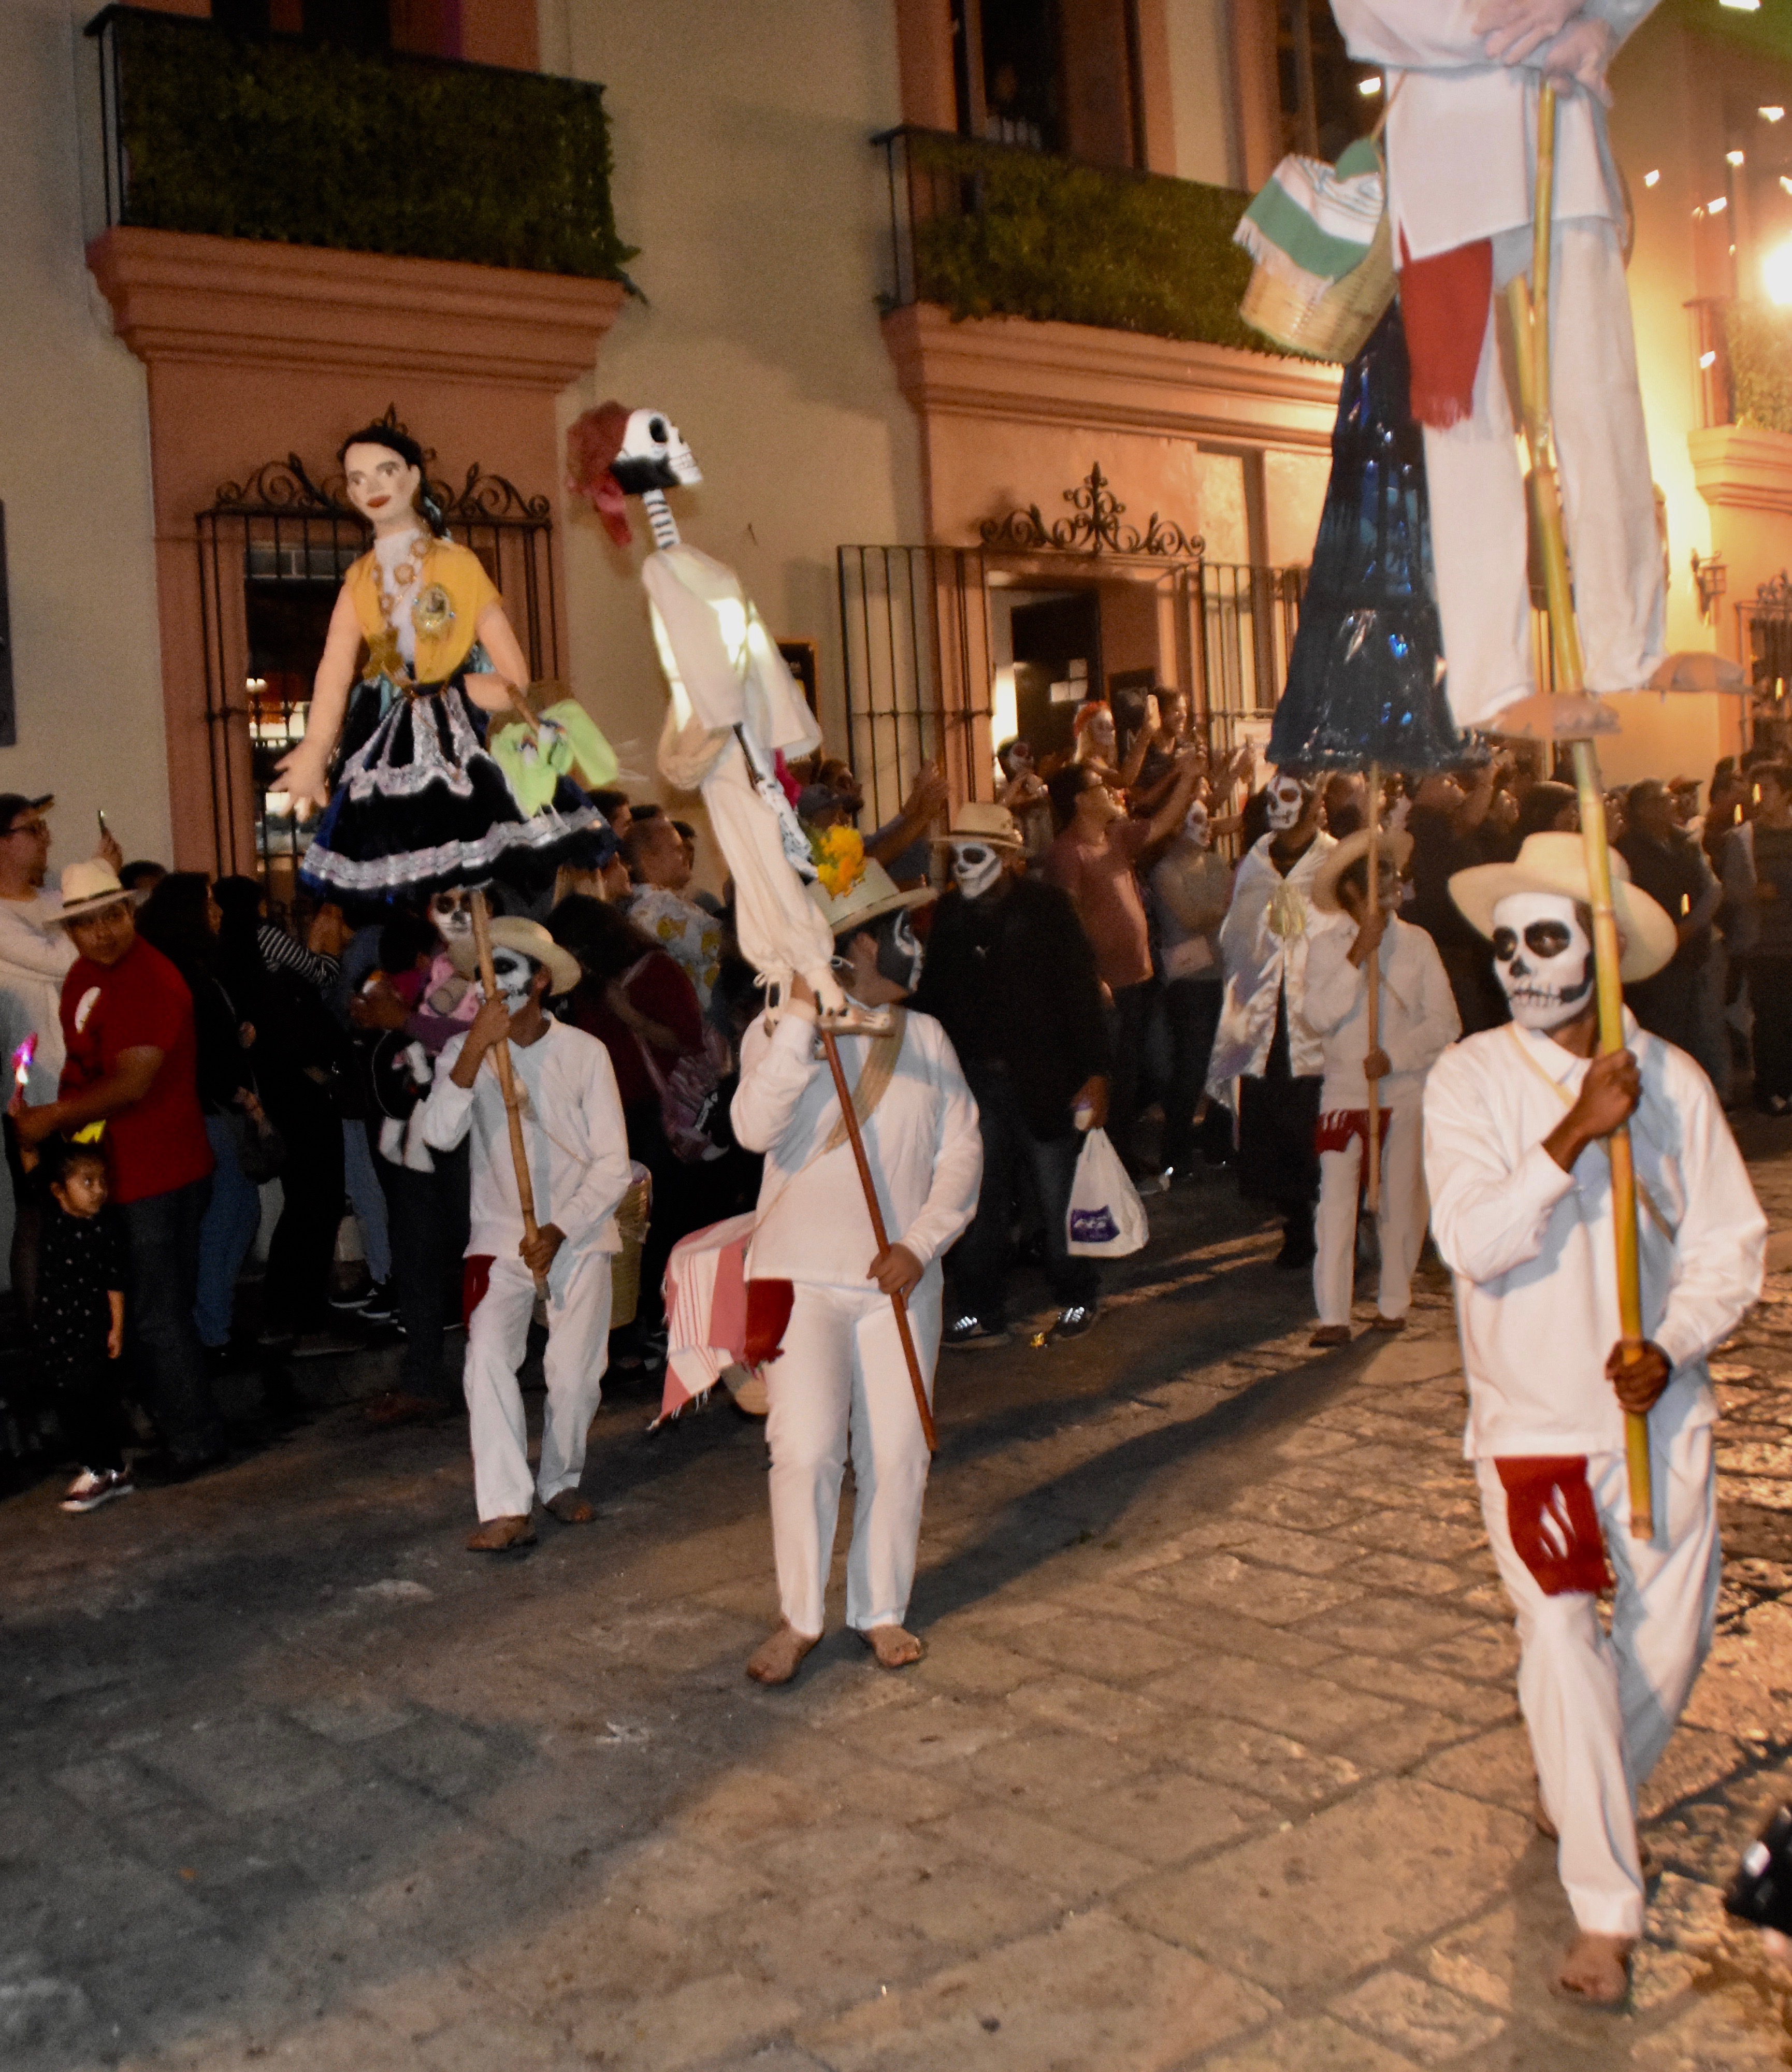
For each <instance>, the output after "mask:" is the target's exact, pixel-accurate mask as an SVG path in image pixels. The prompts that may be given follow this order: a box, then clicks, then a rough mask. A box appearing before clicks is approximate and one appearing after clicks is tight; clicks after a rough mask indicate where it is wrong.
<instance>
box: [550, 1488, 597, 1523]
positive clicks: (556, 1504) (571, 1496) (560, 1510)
mask: <svg viewBox="0 0 1792 2072" xmlns="http://www.w3.org/2000/svg"><path fill="white" fill-rule="evenodd" d="M548 1508H549V1511H552V1512H553V1515H554V1516H555V1517H556V1518H557V1519H559V1520H560V1522H561V1524H562V1525H589V1524H590V1523H591V1521H592V1519H594V1518H595V1517H596V1516H597V1515H598V1514H597V1513H596V1512H595V1511H594V1510H593V1509H592V1508H591V1507H590V1504H589V1503H586V1500H585V1498H583V1497H582V1496H581V1495H580V1494H579V1493H578V1491H577V1490H576V1489H564V1490H555V1491H554V1493H553V1495H552V1496H551V1497H549V1499H548Z"/></svg>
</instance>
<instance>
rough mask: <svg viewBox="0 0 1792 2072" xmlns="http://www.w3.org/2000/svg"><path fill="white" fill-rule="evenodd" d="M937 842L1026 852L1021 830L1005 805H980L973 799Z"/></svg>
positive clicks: (936, 837) (953, 817)
mask: <svg viewBox="0 0 1792 2072" xmlns="http://www.w3.org/2000/svg"><path fill="white" fill-rule="evenodd" d="M933 839H934V841H935V842H960V841H963V842H973V841H979V842H988V845H989V846H990V847H991V848H992V849H1024V848H1025V846H1026V845H1025V841H1023V840H1022V839H1021V830H1020V828H1019V826H1018V825H1017V823H1016V821H1015V819H1014V816H1013V814H1012V813H1011V812H1009V810H1008V808H1007V807H1005V806H980V805H978V804H976V801H975V800H972V802H971V803H970V804H968V805H964V806H960V808H959V809H958V811H957V812H956V813H954V814H953V816H952V824H951V830H950V831H949V832H948V833H945V834H943V835H935V837H933Z"/></svg>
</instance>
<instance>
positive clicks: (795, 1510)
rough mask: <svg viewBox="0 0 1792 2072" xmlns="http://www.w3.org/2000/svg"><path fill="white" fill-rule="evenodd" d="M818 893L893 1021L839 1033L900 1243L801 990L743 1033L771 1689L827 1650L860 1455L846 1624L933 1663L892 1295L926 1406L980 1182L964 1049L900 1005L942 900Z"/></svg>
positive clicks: (764, 1676) (866, 989)
mask: <svg viewBox="0 0 1792 2072" xmlns="http://www.w3.org/2000/svg"><path fill="white" fill-rule="evenodd" d="M810 896H811V897H812V898H813V900H814V901H815V905H816V912H817V914H818V915H820V917H821V919H822V920H823V923H824V925H825V926H826V927H828V929H829V930H830V931H831V932H832V939H833V943H834V952H835V954H834V963H835V967H836V971H837V972H839V974H840V977H841V984H842V985H843V987H844V989H845V993H846V994H847V997H848V998H849V1000H851V1001H853V1002H854V1003H855V1004H856V1005H857V1007H858V1008H860V1009H869V1010H870V1011H871V1012H872V1013H876V1014H882V1015H885V1016H887V1017H888V1020H889V1025H890V1026H889V1030H888V1033H887V1034H881V1035H880V1034H864V1035H841V1036H840V1037H839V1038H837V1039H836V1041H837V1042H838V1046H839V1051H840V1057H841V1065H842V1067H843V1068H844V1070H845V1075H846V1079H847V1083H848V1084H849V1087H851V1088H852V1098H853V1112H854V1114H855V1115H856V1116H857V1118H858V1122H859V1128H860V1131H861V1135H862V1137H863V1140H864V1145H865V1157H866V1159H867V1161H869V1168H870V1171H871V1173H872V1174H873V1183H874V1185H875V1186H876V1188H877V1190H878V1206H879V1207H880V1208H881V1210H882V1214H883V1219H884V1227H885V1230H886V1233H887V1234H888V1235H889V1236H890V1239H891V1242H890V1244H889V1245H888V1246H887V1247H886V1248H884V1249H882V1250H881V1251H880V1250H879V1249H878V1244H877V1242H876V1239H875V1238H874V1237H873V1231H872V1224H871V1217H870V1212H869V1206H868V1204H867V1202H866V1200H865V1190H864V1186H863V1184H862V1182H861V1179H860V1177H859V1172H858V1166H857V1161H856V1159H855V1157H854V1156H853V1147H852V1145H851V1143H850V1141H849V1138H848V1135H847V1130H846V1123H845V1117H844V1116H842V1114H841V1104H840V1100H839V1098H838V1096H837V1095H836V1091H835V1088H834V1082H833V1077H832V1072H831V1071H830V1070H829V1068H828V1065H827V1063H825V1062H824V1059H823V1058H822V1056H821V1055H820V1053H819V1051H818V1049H817V1046H816V1001H815V997H814V995H813V993H812V992H811V990H810V989H809V987H808V985H807V984H806V983H804V982H802V981H800V980H799V982H798V983H796V984H795V985H794V986H793V987H792V989H791V997H790V998H789V1000H788V1001H787V1002H786V1005H785V1008H784V1011H783V1015H782V1017H781V1018H780V1019H779V1021H778V1022H777V1024H776V1026H775V1027H768V1026H767V1022H766V1019H765V1017H761V1018H760V1019H758V1021H756V1022H754V1025H753V1026H752V1027H751V1028H750V1029H749V1030H747V1032H746V1038H745V1041H744V1042H742V1046H741V1079H740V1086H739V1088H738V1091H737V1092H736V1093H735V1096H734V1109H733V1116H734V1134H735V1136H736V1137H737V1138H738V1140H739V1141H740V1142H741V1143H742V1145H745V1146H746V1149H748V1150H750V1151H762V1152H763V1153H765V1174H764V1178H763V1179H762V1182H761V1184H760V1189H759V1203H758V1223H757V1225H756V1227H755V1228H754V1233H753V1238H752V1242H751V1244H750V1247H749V1248H748V1252H747V1257H746V1275H747V1336H748V1340H749V1343H750V1345H751V1344H752V1343H753V1342H754V1341H755V1340H756V1339H757V1340H758V1342H759V1343H760V1346H761V1348H762V1349H761V1350H759V1351H758V1355H757V1356H758V1359H761V1360H769V1361H770V1364H769V1365H768V1366H767V1376H766V1379H767V1392H768V1394H769V1396H770V1399H771V1409H770V1414H769V1415H768V1416H767V1420H766V1443H767V1446H768V1447H769V1448H770V1449H771V1539H772V1548H773V1552H774V1554H775V1557H776V1560H777V1566H778V1595H779V1606H780V1609H781V1612H782V1614H783V1616H782V1618H781V1621H780V1623H779V1626H778V1627H777V1628H776V1630H775V1631H774V1632H773V1633H772V1634H771V1636H770V1638H767V1640H766V1641H765V1642H763V1643H762V1645H761V1646H760V1647H759V1648H758V1650H757V1651H756V1652H755V1653H754V1655H753V1658H752V1659H751V1660H750V1662H749V1663H748V1664H747V1674H748V1675H750V1676H751V1677H752V1678H753V1679H754V1680H755V1681H756V1682H758V1683H788V1682H789V1680H790V1679H791V1677H792V1676H794V1675H795V1673H796V1671H797V1667H798V1665H799V1663H801V1662H802V1659H803V1658H804V1655H807V1654H808V1651H809V1650H810V1649H811V1648H812V1647H813V1646H815V1644H816V1642H817V1641H818V1640H819V1639H820V1638H821V1632H822V1626H823V1622H824V1601H825V1597H826V1592H827V1585H828V1568H829V1567H830V1565H831V1564H832V1559H833V1543H834V1531H835V1526H836V1521H837V1519H838V1515H839V1511H840V1488H841V1477H842V1475H843V1474H844V1472H845V1466H846V1461H847V1457H848V1453H849V1451H850V1453H851V1457H852V1462H853V1491H854V1495H853V1542H852V1547H851V1549H850V1551H849V1553H848V1555H847V1559H846V1622H847V1624H848V1625H849V1626H852V1627H853V1629H854V1630H855V1631H857V1633H858V1634H859V1635H860V1637H861V1638H862V1639H863V1640H864V1641H865V1644H866V1646H869V1647H870V1648H871V1649H872V1650H873V1651H874V1652H875V1654H876V1655H877V1659H878V1662H879V1663H880V1664H881V1665H882V1667H884V1668H886V1669H901V1668H904V1667H907V1665H908V1664H909V1663H912V1662H917V1661H919V1659H920V1657H921V1654H922V1644H921V1642H920V1641H919V1639H918V1638H916V1637H915V1636H914V1634H911V1633H910V1632H908V1631H907V1630H906V1628H905V1626H904V1625H903V1623H902V1622H903V1620H904V1619H905V1618H906V1616H907V1614H908V1598H909V1589H910V1585H911V1583H912V1582H913V1581H914V1564H915V1556H916V1552H917V1548H918V1547H919V1540H920V1534H921V1504H922V1499H923V1496H924V1494H925V1493H926V1490H927V1466H928V1451H927V1435H926V1434H925V1433H924V1432H923V1429H922V1424H921V1418H920V1414H919V1407H918V1405H917V1404H916V1402H915V1400H914V1384H913V1383H912V1381H911V1379H910V1374H909V1369H908V1363H907V1361H906V1358H905V1356H904V1354H903V1351H902V1342H901V1339H900V1338H899V1336H898V1330H897V1322H896V1315H895V1309H894V1304H893V1302H892V1301H891V1299H890V1298H891V1297H893V1296H894V1295H898V1294H901V1295H902V1296H904V1297H906V1301H907V1304H908V1315H909V1323H910V1330H911V1332H912V1334H913V1338H914V1349H915V1351H916V1354H917V1355H918V1356H919V1362H920V1367H921V1372H922V1377H923V1383H924V1384H925V1386H926V1387H927V1391H928V1394H929V1398H930V1400H931V1392H932V1387H933V1371H934V1363H935V1358H936V1356H937V1355H938V1352H939V1329H940V1311H941V1306H942V1295H941V1290H942V1285H943V1281H942V1270H941V1265H940V1261H941V1260H942V1258H943V1255H944V1254H945V1253H946V1252H947V1250H948V1249H949V1248H951V1244H952V1243H953V1240H954V1239H956V1237H957V1236H958V1234H959V1232H960V1231H962V1230H963V1229H964V1227H965V1225H966V1224H967V1223H969V1221H970V1220H971V1217H972V1212H973V1211H974V1210H975V1209H976V1202H977V1189H978V1185H979V1182H980V1179H981V1178H982V1173H983V1142H982V1138H981V1137H980V1133H979V1132H978V1128H977V1107H976V1101H975V1100H972V1096H971V1090H970V1088H969V1087H968V1086H967V1085H966V1083H965V1080H964V1073H963V1071H961V1070H960V1067H959V1062H958V1058H957V1054H956V1052H955V1051H954V1050H953V1049H952V1046H951V1042H950V1040H949V1039H948V1038H947V1034H946V1032H945V1030H943V1028H941V1026H939V1023H938V1022H935V1020H934V1018H933V1017H932V1016H931V1015H928V1014H920V1013H914V1012H912V1011H909V1010H906V1009H904V1008H903V1006H902V1002H903V1001H906V999H907V997H908V996H909V995H910V993H912V992H913V991H914V986H915V983H916V981H917V980H919V977H920V975H921V945H920V943H919V941H918V940H917V939H916V937H915V935H914V930H913V928H912V927H911V926H910V921H909V911H910V909H911V908H913V907H914V906H919V905H920V904H921V903H922V902H924V901H926V900H929V899H931V898H933V896H934V895H933V894H932V893H931V891H930V890H927V888H926V887H924V886H923V887H922V888H921V889H920V890H916V891H913V892H898V890H896V888H895V886H894V885H893V884H892V883H891V882H890V878H889V875H888V874H887V873H886V871H885V870H883V868H882V865H878V864H877V863H873V862H870V861H867V862H866V864H865V868H864V870H863V873H862V874H861V876H860V877H859V878H858V879H857V882H856V883H854V884H853V885H851V886H849V887H847V888H845V890H842V891H841V893H840V894H838V895H837V896H836V895H832V894H829V893H828V891H827V890H825V888H824V887H822V886H816V887H814V888H812V892H811V895H810ZM779 1326H781V1327H782V1328H781V1333H780V1329H779ZM780 1335H781V1338H782V1349H781V1350H775V1348H776V1347H777V1346H778V1343H779V1338H780Z"/></svg>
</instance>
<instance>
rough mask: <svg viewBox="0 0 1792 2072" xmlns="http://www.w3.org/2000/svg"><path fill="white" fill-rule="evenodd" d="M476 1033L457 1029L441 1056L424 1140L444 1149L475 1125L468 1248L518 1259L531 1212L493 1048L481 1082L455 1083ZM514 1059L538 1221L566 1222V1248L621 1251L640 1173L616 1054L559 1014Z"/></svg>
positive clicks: (562, 1225)
mask: <svg viewBox="0 0 1792 2072" xmlns="http://www.w3.org/2000/svg"><path fill="white" fill-rule="evenodd" d="M465 1046H466V1037H465V1036H464V1035H460V1036H452V1037H450V1038H449V1040H448V1042H446V1044H445V1045H444V1046H443V1047H442V1055H441V1056H440V1057H439V1058H438V1059H437V1060H436V1076H435V1084H434V1086H433V1087H431V1088H430V1098H429V1101H428V1103H427V1104H426V1105H425V1109H424V1113H423V1141H425V1143H426V1144H429V1145H433V1146H434V1148H435V1149H437V1150H438V1151H452V1150H453V1149H454V1146H455V1145H457V1144H458V1143H459V1142H460V1141H461V1139H462V1137H465V1136H466V1133H467V1132H468V1131H469V1130H471V1132H472V1136H473V1158H472V1167H473V1173H472V1182H473V1194H472V1218H471V1231H470V1234H469V1235H468V1237H467V1240H466V1250H467V1255H468V1256H469V1257H471V1256H474V1255H475V1254H478V1253H481V1252H489V1253H491V1254H492V1255H493V1256H500V1257H504V1258H514V1257H515V1256H516V1248H517V1246H518V1244H520V1243H521V1241H522V1236H523V1211H522V1207H521V1205H520V1202H518V1200H517V1198H516V1167H515V1165H513V1164H512V1159H511V1150H510V1124H509V1122H508V1120H507V1118H506V1116H505V1114H504V1097H503V1090H502V1088H501V1087H499V1083H498V1068H497V1066H496V1064H495V1063H494V1062H493V1059H492V1057H491V1054H490V1053H489V1052H487V1054H486V1056H485V1057H484V1058H483V1059H481V1060H480V1063H479V1075H478V1077H477V1078H476V1079H475V1080H474V1082H473V1083H472V1085H471V1087H457V1086H456V1085H455V1084H454V1079H453V1078H452V1077H451V1076H450V1075H451V1074H452V1073H453V1071H454V1061H455V1059H457V1058H458V1057H459V1055H460V1054H461V1051H462V1049H463V1048H464V1047H465ZM510 1059H511V1065H512V1069H513V1070H514V1071H515V1072H516V1081H517V1087H518V1091H519V1092H520V1094H521V1095H522V1096H523V1097H524V1098H523V1101H522V1112H523V1142H524V1149H526V1151H527V1153H528V1165H529V1180H530V1183H531V1184H532V1186H533V1187H534V1189H535V1219H536V1223H537V1224H546V1223H553V1224H555V1225H557V1227H558V1228H559V1229H560V1230H561V1231H563V1232H564V1233H565V1239H566V1242H565V1246H564V1247H563V1248H562V1249H563V1250H565V1251H566V1252H617V1251H619V1250H620V1249H621V1239H620V1238H619V1236H618V1235H617V1231H616V1209H617V1206H618V1204H619V1202H621V1200H622V1198H623V1195H624V1194H627V1191H628V1187H629V1181H630V1177H631V1176H630V1171H629V1161H628V1131H627V1126H626V1125H625V1124H624V1123H623V1104H622V1103H621V1101H620V1100H618V1098H617V1096H616V1075H615V1072H614V1070H613V1069H612V1067H611V1066H610V1053H609V1052H608V1051H607V1050H606V1049H605V1048H604V1047H603V1046H602V1044H601V1043H600V1042H598V1039H597V1038H595V1037H594V1036H587V1035H586V1034H585V1032H584V1030H582V1029H570V1028H568V1027H567V1026H566V1025H565V1023H564V1022H549V1024H548V1030H547V1034H545V1036H542V1037H540V1038H539V1039H538V1040H537V1041H536V1042H533V1043H530V1044H528V1045H524V1044H521V1043H512V1045H511V1046H510Z"/></svg>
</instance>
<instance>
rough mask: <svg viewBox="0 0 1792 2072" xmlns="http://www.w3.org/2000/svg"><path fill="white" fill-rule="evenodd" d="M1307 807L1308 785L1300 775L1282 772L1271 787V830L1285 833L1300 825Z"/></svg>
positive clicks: (1269, 821) (1275, 833) (1269, 818)
mask: <svg viewBox="0 0 1792 2072" xmlns="http://www.w3.org/2000/svg"><path fill="white" fill-rule="evenodd" d="M1306 809H1307V787H1305V785H1304V784H1303V783H1301V780H1300V779H1299V778H1298V777H1290V776H1289V775H1288V774H1287V772H1286V771H1282V772H1280V774H1279V775H1277V776H1276V780H1275V782H1274V783H1272V785H1271V786H1270V787H1269V812H1268V825H1269V832H1270V833H1272V835H1285V834H1286V833H1288V831H1289V828H1293V827H1296V826H1298V825H1299V824H1300V819H1301V815H1302V814H1303V813H1304V812H1305V811H1306Z"/></svg>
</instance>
